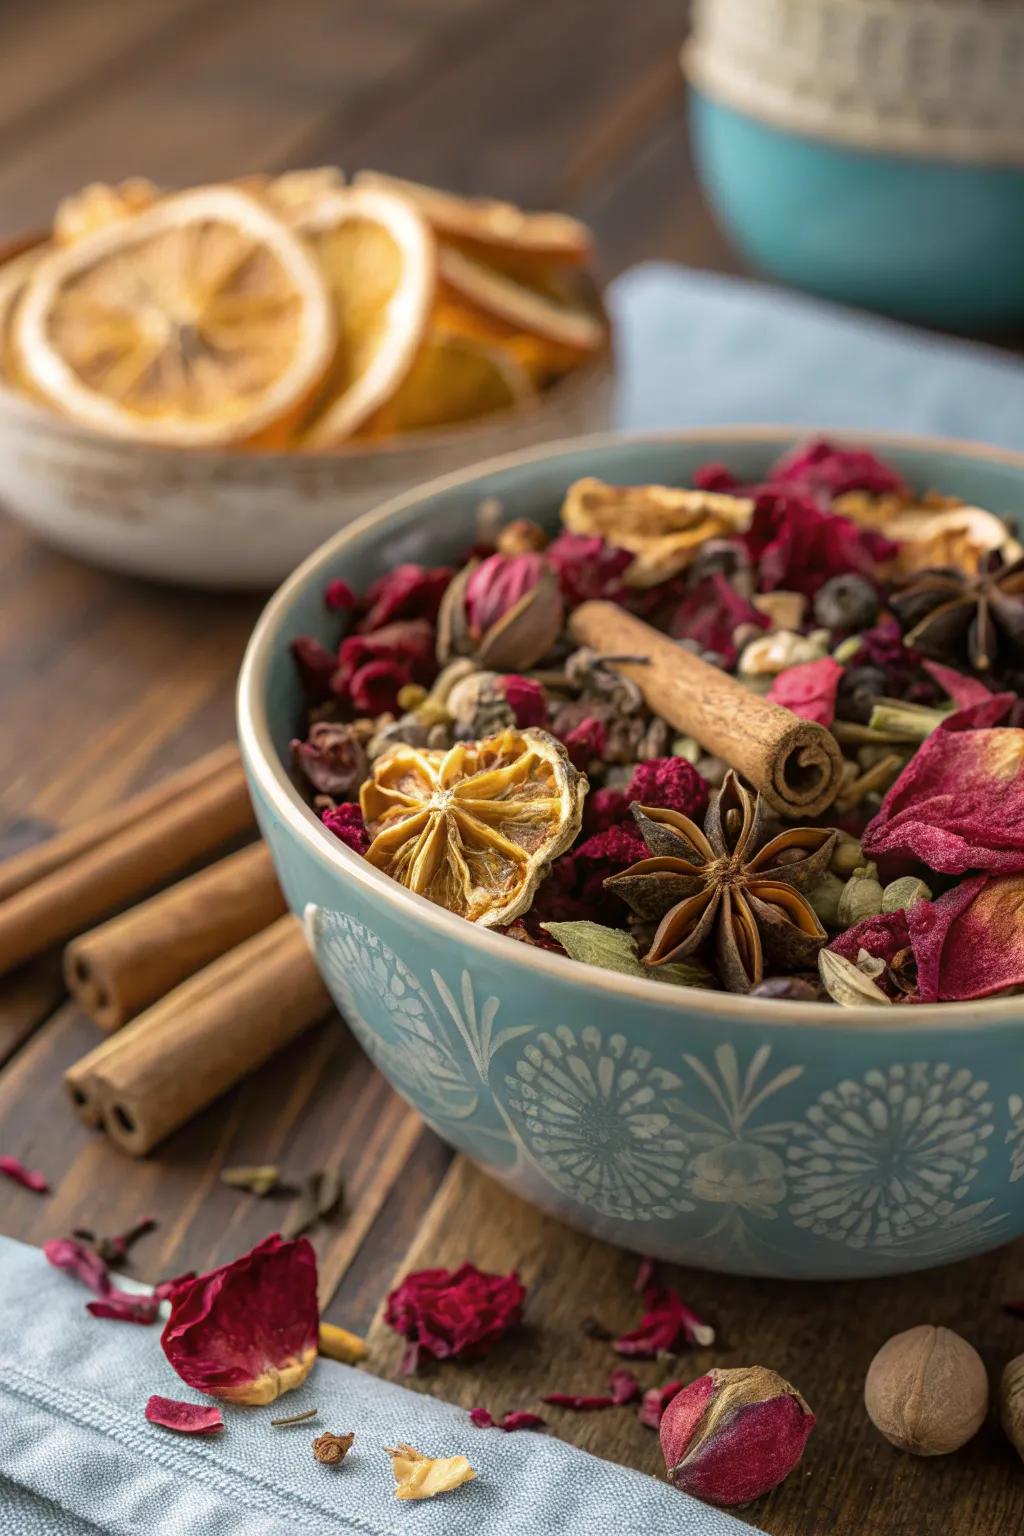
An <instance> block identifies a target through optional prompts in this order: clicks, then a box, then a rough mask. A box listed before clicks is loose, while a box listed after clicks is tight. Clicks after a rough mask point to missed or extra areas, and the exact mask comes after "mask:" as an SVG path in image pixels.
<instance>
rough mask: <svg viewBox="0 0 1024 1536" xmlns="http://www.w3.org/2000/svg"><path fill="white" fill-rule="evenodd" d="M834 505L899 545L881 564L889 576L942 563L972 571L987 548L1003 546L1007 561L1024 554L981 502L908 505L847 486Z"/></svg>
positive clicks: (1007, 530) (992, 548)
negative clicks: (888, 559) (884, 562)
mask: <svg viewBox="0 0 1024 1536" xmlns="http://www.w3.org/2000/svg"><path fill="white" fill-rule="evenodd" d="M939 499H943V498H939ZM943 500H944V499H943ZM833 510H834V511H836V512H839V513H841V514H842V516H844V517H849V518H851V519H852V520H853V521H854V522H855V523H859V524H860V525H861V526H862V527H866V528H875V529H877V530H878V531H879V532H880V533H884V534H885V536H886V538H888V539H893V540H895V541H896V543H898V544H899V546H900V547H899V550H898V552H897V554H896V556H895V557H894V559H893V560H892V561H890V562H888V563H887V564H886V565H885V566H884V568H883V569H884V573H885V574H886V575H887V576H889V577H893V576H912V575H914V573H915V572H917V571H925V570H929V569H932V568H935V567H940V566H950V567H952V568H953V569H954V570H961V571H976V570H977V569H978V565H979V563H980V561H981V558H982V556H983V555H986V554H988V553H989V552H990V551H991V550H994V549H1001V550H1003V552H1004V554H1005V557H1006V559H1007V561H1008V562H1010V561H1013V560H1016V559H1018V558H1019V556H1020V555H1021V554H1022V553H1024V545H1021V544H1020V543H1019V541H1018V540H1017V539H1016V538H1014V537H1013V534H1012V532H1011V530H1010V529H1009V528H1008V527H1007V525H1006V523H1005V522H1004V521H1003V519H1002V518H1001V517H997V516H996V514H995V513H994V512H988V511H986V510H985V508H984V507H970V506H966V505H962V504H956V503H953V504H949V503H948V502H946V504H944V505H932V504H929V503H928V501H927V500H926V501H925V502H924V503H923V504H910V505H908V504H907V502H906V501H905V500H904V499H903V498H902V497H900V496H894V495H888V496H876V495H872V494H871V493H870V492H869V491H847V492H846V494H845V495H843V496H840V497H838V498H837V499H836V501H835V502H834V503H833Z"/></svg>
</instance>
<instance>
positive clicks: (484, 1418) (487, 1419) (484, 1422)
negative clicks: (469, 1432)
mask: <svg viewBox="0 0 1024 1536" xmlns="http://www.w3.org/2000/svg"><path fill="white" fill-rule="evenodd" d="M469 1422H470V1423H471V1424H475V1425H476V1427H477V1429H497V1427H498V1426H497V1421H496V1419H495V1418H494V1415H493V1414H492V1413H490V1412H489V1411H488V1410H487V1409H486V1408H471V1409H470V1411H469Z"/></svg>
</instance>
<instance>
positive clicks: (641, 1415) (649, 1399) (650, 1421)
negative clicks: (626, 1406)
mask: <svg viewBox="0 0 1024 1536" xmlns="http://www.w3.org/2000/svg"><path fill="white" fill-rule="evenodd" d="M682 1390H683V1383H682V1382H681V1381H669V1382H666V1383H665V1385H664V1386H663V1387H648V1389H647V1391H646V1392H645V1393H644V1395H643V1397H642V1399H641V1401H640V1407H639V1408H638V1409H637V1414H636V1416H637V1418H638V1419H639V1420H640V1423H641V1424H643V1425H644V1426H645V1428H647V1429H660V1428H661V1421H662V1418H663V1417H664V1414H665V1409H666V1408H667V1407H668V1405H669V1403H670V1402H671V1401H672V1399H673V1398H674V1397H675V1396H676V1393H677V1392H681V1391H682Z"/></svg>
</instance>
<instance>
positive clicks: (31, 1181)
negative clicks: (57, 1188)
mask: <svg viewBox="0 0 1024 1536" xmlns="http://www.w3.org/2000/svg"><path fill="white" fill-rule="evenodd" d="M0 1173H2V1174H4V1176H5V1177H6V1178H8V1179H12V1180H13V1181H14V1183H15V1184H20V1185H21V1186H22V1188H23V1189H30V1190H32V1192H33V1194H36V1195H48V1194H49V1193H50V1186H49V1184H48V1183H47V1182H46V1178H45V1175H43V1174H41V1173H37V1172H36V1170H35V1169H34V1168H27V1167H26V1166H25V1164H24V1163H23V1162H21V1161H19V1159H18V1158H16V1157H0Z"/></svg>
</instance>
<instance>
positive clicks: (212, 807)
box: [0, 760, 253, 974]
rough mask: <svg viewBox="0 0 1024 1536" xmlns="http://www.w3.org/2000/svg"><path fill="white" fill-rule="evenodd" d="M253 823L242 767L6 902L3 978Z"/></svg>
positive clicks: (0, 918)
mask: <svg viewBox="0 0 1024 1536" xmlns="http://www.w3.org/2000/svg"><path fill="white" fill-rule="evenodd" d="M252 825H253V814H252V806H251V804H250V802H249V793H248V790H247V788H246V783H245V774H244V773H243V770H242V765H241V762H240V761H238V760H236V761H235V762H234V763H233V764H231V765H230V766H229V767H227V768H224V769H222V770H221V771H220V772H219V773H218V774H216V776H215V777H213V778H210V779H204V780H202V781H201V782H200V783H199V784H198V785H195V786H194V787H193V788H192V789H190V790H189V791H188V792H187V793H185V794H183V795H181V796H179V797H178V798H176V799H173V800H171V801H170V802H169V803H168V804H167V805H164V806H162V807H161V808H160V809H158V810H156V811H153V812H151V814H149V815H147V816H144V817H143V818H142V819H141V820H140V821H137V822H133V823H132V824H131V825H129V826H128V827H126V828H125V829H124V831H122V832H117V833H114V835H113V836H111V837H109V838H107V840H106V841H105V842H101V843H99V844H98V845H97V846H96V847H94V848H91V849H89V850H88V851H87V852H86V853H83V854H82V855H81V856H80V857H79V858H76V859H73V860H72V861H71V862H70V863H69V864H67V865H66V866H64V867H63V868H60V869H55V870H53V871H52V872H51V873H50V874H48V875H45V876H44V877H43V878H42V879H41V880H37V881H36V882H35V884H34V885H29V886H26V887H25V889H24V890H21V891H18V892H17V894H16V895H14V896H11V897H9V898H8V899H7V901H5V902H2V903H0V974H2V973H3V972H4V971H9V970H11V969H12V967H13V966H16V965H20V964H21V962H22V961H23V960H29V959H31V958H32V956H33V955H38V954H40V953H41V952H42V951H43V950H44V949H47V948H48V947H49V946H50V945H51V944H55V943H58V942H59V941H60V940H62V939H66V938H68V937H69V936H70V935H71V934H73V933H79V932H81V930H82V929H83V928H87V927H88V926H89V925H90V923H94V922H95V921H96V919H97V918H100V917H106V915H107V914H108V913H109V912H113V911H115V910H116V909H117V908H118V907H120V906H123V905H124V903H125V902H127V901H130V900H131V898H132V897H133V896H138V895H140V894H141V893H142V892H143V891H146V890H149V889H151V888H152V887H153V886H155V885H159V884H160V882H161V881H162V880H166V879H168V878H169V877H170V876H171V875H175V874H177V873H178V872H179V871H180V870H182V869H184V868H185V867H186V866H187V865H189V864H191V863H192V862H193V861H194V860H195V859H198V858H200V857H201V856H202V855H203V854H207V853H212V852H213V850H214V849H216V848H219V847H220V846H221V845H222V844H224V843H226V842H227V841H228V839H229V838H232V837H236V836H237V835H238V834H239V833H240V832H244V831H245V830H246V829H247V828H248V827H251V826H252Z"/></svg>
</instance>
